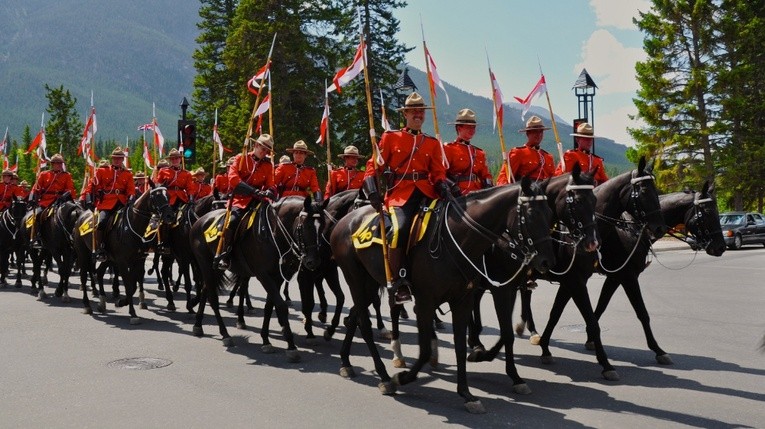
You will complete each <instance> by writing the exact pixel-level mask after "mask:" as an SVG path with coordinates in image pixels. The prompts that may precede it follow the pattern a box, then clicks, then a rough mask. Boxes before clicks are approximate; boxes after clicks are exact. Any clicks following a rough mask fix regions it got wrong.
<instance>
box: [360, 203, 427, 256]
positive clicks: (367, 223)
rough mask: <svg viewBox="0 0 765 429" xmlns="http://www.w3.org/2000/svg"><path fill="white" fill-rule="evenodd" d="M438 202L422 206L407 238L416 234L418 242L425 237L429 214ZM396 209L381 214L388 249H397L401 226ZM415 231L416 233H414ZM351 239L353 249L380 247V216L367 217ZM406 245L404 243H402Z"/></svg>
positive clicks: (375, 214) (391, 208)
mask: <svg viewBox="0 0 765 429" xmlns="http://www.w3.org/2000/svg"><path fill="white" fill-rule="evenodd" d="M437 203H438V200H432V201H431V202H430V204H429V205H428V206H423V207H422V208H421V209H420V210H419V211H418V212H417V214H416V215H415V217H414V220H413V221H412V225H411V227H410V228H411V229H410V231H409V236H410V237H411V236H412V234H415V232H416V234H417V240H416V241H415V242H419V241H420V240H422V237H424V236H425V231H427V229H428V223H429V222H430V219H431V214H432V213H433V212H434V211H435V207H436V204H437ZM399 210H400V209H398V210H397V207H390V208H389V209H388V211H386V212H383V216H384V221H385V237H386V239H387V242H388V246H390V247H394V248H395V247H398V244H399V243H398V232H399V229H400V228H401V227H402V226H403V225H401V222H400V221H399V219H400V216H397V215H396V212H397V211H399ZM415 229H416V231H415ZM351 238H352V239H353V247H354V248H356V249H364V248H367V247H370V246H371V245H373V244H378V245H382V237H381V235H380V215H379V214H378V213H371V214H369V215H367V216H366V217H365V218H364V219H363V221H362V222H361V225H360V226H359V227H358V229H356V232H354V233H353V234H352V235H351ZM410 241H411V240H410ZM403 244H404V245H406V243H403Z"/></svg>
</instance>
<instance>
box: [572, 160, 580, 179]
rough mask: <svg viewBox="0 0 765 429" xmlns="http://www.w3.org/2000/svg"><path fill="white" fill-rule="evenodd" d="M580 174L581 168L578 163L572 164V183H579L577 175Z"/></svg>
mask: <svg viewBox="0 0 765 429" xmlns="http://www.w3.org/2000/svg"><path fill="white" fill-rule="evenodd" d="M580 174H582V166H581V165H579V161H577V162H575V163H574V168H572V169H571V176H573V177H574V181H577V182H578V181H579V175H580Z"/></svg>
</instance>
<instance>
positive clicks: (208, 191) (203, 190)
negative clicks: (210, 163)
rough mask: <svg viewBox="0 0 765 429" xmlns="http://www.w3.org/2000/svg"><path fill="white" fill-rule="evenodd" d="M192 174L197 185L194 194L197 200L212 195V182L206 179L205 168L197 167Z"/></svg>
mask: <svg viewBox="0 0 765 429" xmlns="http://www.w3.org/2000/svg"><path fill="white" fill-rule="evenodd" d="M192 176H194V184H195V185H196V192H195V193H194V195H192V197H193V198H194V200H195V201H196V200H198V199H200V198H202V197H206V196H208V195H212V186H210V184H209V183H207V182H206V181H205V177H207V173H205V169H204V168H202V167H199V168H197V169H196V170H194V173H193V174H192Z"/></svg>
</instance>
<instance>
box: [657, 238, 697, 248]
mask: <svg viewBox="0 0 765 429" xmlns="http://www.w3.org/2000/svg"><path fill="white" fill-rule="evenodd" d="M653 250H654V251H656V252H663V251H666V250H691V246H689V245H688V244H687V243H684V242H682V241H680V240H678V239H676V238H673V237H664V238H660V239H659V240H657V241H656V242H655V243H653Z"/></svg>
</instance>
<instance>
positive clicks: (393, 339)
mask: <svg viewBox="0 0 765 429" xmlns="http://www.w3.org/2000/svg"><path fill="white" fill-rule="evenodd" d="M388 304H389V305H390V320H391V333H390V348H391V351H392V352H393V367H394V368H406V361H405V360H404V355H403V353H401V340H400V339H399V336H400V335H401V331H400V330H399V320H400V318H401V310H402V309H403V308H404V305H403V304H395V303H394V296H393V295H391V294H388Z"/></svg>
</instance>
